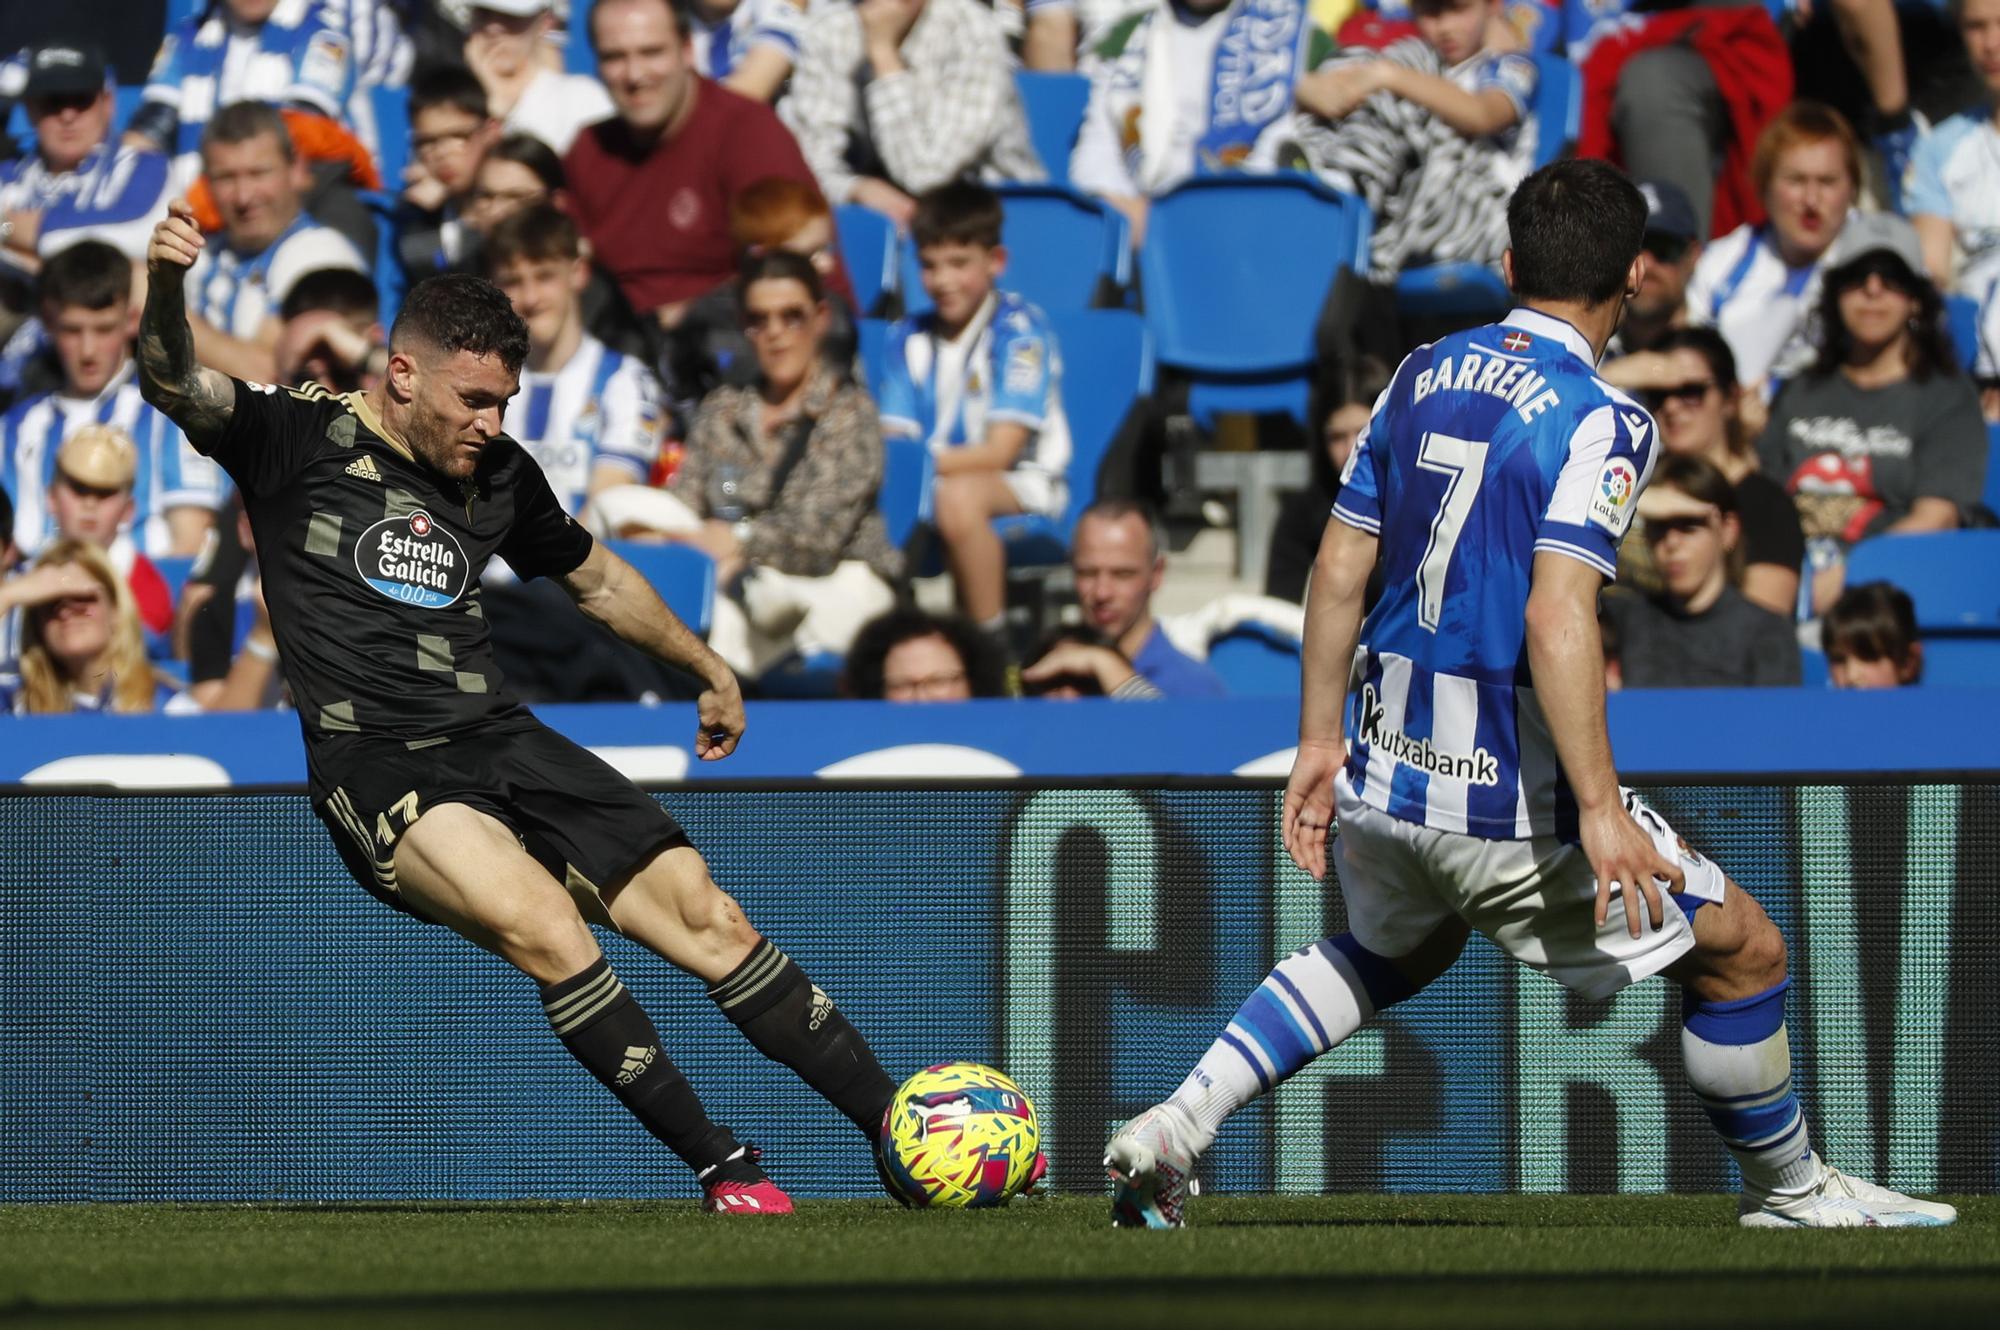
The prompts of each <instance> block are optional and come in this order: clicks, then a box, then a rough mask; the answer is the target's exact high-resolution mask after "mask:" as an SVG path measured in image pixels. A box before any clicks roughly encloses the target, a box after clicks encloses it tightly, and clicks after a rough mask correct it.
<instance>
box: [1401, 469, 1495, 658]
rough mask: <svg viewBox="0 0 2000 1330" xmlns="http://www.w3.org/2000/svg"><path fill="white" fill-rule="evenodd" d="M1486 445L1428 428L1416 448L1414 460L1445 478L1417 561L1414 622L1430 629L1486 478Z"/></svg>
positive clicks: (1438, 613)
mask: <svg viewBox="0 0 2000 1330" xmlns="http://www.w3.org/2000/svg"><path fill="white" fill-rule="evenodd" d="M1487 447H1488V445H1487V444H1484V443H1479V442H1475V441H1474V440H1472V439H1455V438H1453V437H1452V436H1451V435H1449V434H1426V435H1424V441H1423V444H1422V445H1421V446H1420V447H1419V448H1418V449H1417V466H1418V467H1420V468H1421V469H1423V470H1425V471H1435V472H1437V473H1438V474H1439V475H1441V476H1443V477H1444V478H1445V482H1444V496H1443V497H1442V498H1441V499H1439V500H1438V511H1437V516H1436V517H1434V518H1432V519H1431V540H1430V544H1428V545H1426V546H1424V558H1423V562H1422V563H1419V564H1418V565H1417V622H1418V623H1419V624H1420V625H1422V626H1423V627H1424V628H1426V629H1428V630H1429V631H1431V632H1433V633H1435V632H1436V631H1437V630H1438V619H1439V617H1440V616H1441V614H1442V613H1443V610H1444V579H1445V574H1446V573H1447V572H1448V571H1449V570H1450V568H1451V553H1452V551H1453V550H1454V549H1456V548H1457V547H1458V537H1459V533H1460V532H1462V531H1463V530H1465V519H1466V517H1467V516H1468V515H1470V513H1471V512H1472V501H1473V500H1474V499H1476V498H1478V497H1479V487H1480V485H1482V484H1484V483H1485V480H1486V449H1487Z"/></svg>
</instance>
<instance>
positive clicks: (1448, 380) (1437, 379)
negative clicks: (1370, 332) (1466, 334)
mask: <svg viewBox="0 0 2000 1330" xmlns="http://www.w3.org/2000/svg"><path fill="white" fill-rule="evenodd" d="M1445 388H1450V389H1453V390H1455V391H1457V392H1462V393H1463V392H1475V393H1490V394H1491V395H1492V396H1494V397H1499V398H1503V399H1505V400H1506V402H1507V403H1508V404H1509V405H1511V406H1512V407H1513V408H1514V410H1515V412H1516V413H1517V414H1518V415H1519V416H1520V417H1521V419H1522V420H1523V421H1530V420H1533V419H1534V418H1535V417H1536V416H1538V415H1540V414H1542V413H1543V412H1544V411H1547V410H1548V409H1549V408H1550V407H1555V406H1561V405H1562V398H1561V397H1560V396H1558V395H1557V394H1556V390H1555V389H1554V388H1551V387H1549V386H1548V380H1547V379H1545V378H1543V377H1542V376H1541V375H1540V374H1537V373H1535V371H1534V370H1532V369H1530V368H1528V365H1527V363H1526V362H1525V361H1520V360H1512V359H1509V358H1508V357H1506V356H1497V355H1486V356H1482V355H1480V354H1479V353H1478V352H1476V351H1468V352H1466V353H1465V354H1464V355H1463V356H1461V357H1459V361H1458V364H1457V366H1456V367H1454V366H1453V365H1452V363H1451V357H1450V356H1446V357H1445V358H1444V359H1442V360H1440V361H1438V363H1437V364H1436V365H1435V366H1433V367H1432V368H1430V369H1426V370H1419V371H1418V372H1417V381H1416V383H1415V384H1414V385H1412V387H1411V391H1410V401H1411V403H1412V404H1413V405H1414V404H1415V403H1417V402H1421V401H1423V400H1424V399H1425V398H1426V397H1429V396H1430V395H1431V394H1432V393H1434V392H1438V391H1440V390H1442V389H1445Z"/></svg>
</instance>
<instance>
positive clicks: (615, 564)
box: [558, 541, 744, 762]
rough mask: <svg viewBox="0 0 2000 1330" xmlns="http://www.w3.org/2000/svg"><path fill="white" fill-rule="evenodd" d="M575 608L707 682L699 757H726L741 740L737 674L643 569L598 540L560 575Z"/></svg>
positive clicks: (701, 701) (699, 708) (700, 701)
mask: <svg viewBox="0 0 2000 1330" xmlns="http://www.w3.org/2000/svg"><path fill="white" fill-rule="evenodd" d="M558 580H559V581H560V582H561V583H562V587H563V590H565V591H567V592H569V594H570V598H571V599H573V600H574V601H576V605H577V608H578V609H580V610H582V611H583V612H584V613H585V614H587V615H589V616H590V617H591V618H593V619H595V620H597V621H598V622H599V623H601V624H603V625H604V626H605V627H606V628H609V629H610V630H611V631H612V632H614V633H616V634H618V636H619V637H621V638H623V639H624V640H625V641H627V642H630V643H631V644H632V645H633V646H635V647H637V648H639V650H641V651H643V652H645V653H646V654H647V655H649V656H651V657H653V658H654V659H655V660H663V661H665V662H666V663H667V664H669V665H672V666H674V667H675V668H676V669H682V670H686V671H687V672H688V673H689V674H692V675H694V676H695V677H696V678H698V679H700V680H701V681H702V682H703V683H704V684H706V685H707V687H705V688H704V689H703V690H702V693H701V696H700V697H699V698H697V699H696V700H695V710H696V712H697V713H698V714H699V717H700V724H699V727H698V728H697V730H696V733H695V739H694V751H695V756H697V757H699V758H701V759H702V760H703V761H705V762H713V761H715V760H716V759H718V758H724V757H728V756H729V755H730V754H731V753H733V752H735V751H736V745H737V743H738V741H740V740H741V739H742V738H743V725H744V720H743V692H742V689H741V688H739V687H738V686H737V683H736V673H735V671H733V670H731V669H730V668H729V666H728V665H727V664H725V663H724V662H723V659H722V657H720V656H718V655H716V654H715V653H714V652H713V651H711V650H709V649H708V643H706V642H704V641H702V640H701V639H700V638H699V637H696V636H695V635H694V633H693V632H692V631H690V630H689V628H688V626H687V625H686V624H684V623H682V622H681V621H680V619H679V618H678V617H677V616H676V615H675V614H674V612H673V611H672V610H670V609H668V608H667V604H666V602H665V601H663V600H661V599H660V593H659V592H657V591H655V590H653V585H652V583H650V582H648V581H647V580H646V579H645V578H644V577H641V576H640V575H639V570H638V569H636V568H634V567H633V566H632V565H631V564H629V563H627V562H625V560H623V559H621V558H619V557H618V556H617V555H616V554H613V553H612V552H611V551H610V550H609V549H607V548H606V547H605V545H604V542H603V541H598V542H597V543H596V544H594V545H592V546H591V548H590V553H589V554H588V555H587V556H585V558H584V561H583V562H582V563H581V564H579V565H577V567H576V568H575V569H574V570H573V571H571V572H569V573H566V574H564V575H563V576H562V577H561V578H559V579H558Z"/></svg>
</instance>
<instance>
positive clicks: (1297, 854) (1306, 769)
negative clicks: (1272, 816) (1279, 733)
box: [1284, 739, 1347, 881]
mask: <svg viewBox="0 0 2000 1330" xmlns="http://www.w3.org/2000/svg"><path fill="white" fill-rule="evenodd" d="M1346 761H1347V745H1346V744H1345V743H1343V742H1342V741H1340V740H1339V739H1308V740H1306V741H1305V742H1304V743H1301V744H1300V745H1299V753H1298V756H1297V757H1295V758H1293V759H1292V778H1291V779H1290V780H1288V781H1286V782H1285V817H1284V832H1285V852H1286V853H1287V854H1289V855H1291V856H1292V862H1293V863H1295V864H1297V865H1298V866H1299V869H1300V871H1301V872H1304V873H1307V874H1309V875H1310V876H1311V877H1312V878H1313V879H1314V880H1316V881H1317V880H1324V879H1325V877H1326V842H1327V837H1328V836H1329V835H1330V834H1331V833H1332V831H1333V778H1334V777H1335V776H1336V775H1338V774H1339V773H1340V768H1341V766H1342V765H1343V764H1345V763H1346Z"/></svg>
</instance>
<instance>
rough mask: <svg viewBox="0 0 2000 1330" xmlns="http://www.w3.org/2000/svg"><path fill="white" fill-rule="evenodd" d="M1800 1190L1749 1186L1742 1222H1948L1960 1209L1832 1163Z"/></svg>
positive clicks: (1792, 1225)
mask: <svg viewBox="0 0 2000 1330" xmlns="http://www.w3.org/2000/svg"><path fill="white" fill-rule="evenodd" d="M1819 1169H1820V1172H1819V1180H1818V1181H1816V1182H1815V1183H1813V1185H1812V1186H1811V1187H1810V1188H1808V1189H1807V1190H1805V1191H1803V1192H1799V1193H1798V1194H1796V1195H1783V1194H1777V1193H1773V1194H1771V1195H1765V1196H1759V1195H1755V1194H1753V1193H1751V1192H1747V1191H1746V1192H1744V1193H1743V1195H1742V1197H1741V1199H1740V1200H1739V1201H1738V1202H1737V1209H1736V1216H1737V1217H1736V1222H1737V1223H1739V1224H1741V1225H1743V1227H1745V1228H1943V1227H1944V1226H1945V1225H1946V1224H1949V1223H1952V1222H1953V1221H1954V1220H1956V1219H1957V1218H1958V1211H1956V1210H1954V1209H1953V1208H1952V1207H1950V1206H1948V1205H1943V1204H1940V1203H1939V1202H1937V1201H1920V1200H1918V1199H1916V1198H1915V1197H1914V1196H1905V1195H1903V1193H1901V1192H1899V1191H1890V1190H1889V1189H1888V1188H1887V1187H1878V1186H1876V1185H1875V1184H1874V1183H1872V1182H1864V1181H1862V1180H1861V1179H1860V1178H1853V1177H1849V1176H1848V1175H1847V1174H1845V1173H1843V1172H1841V1171H1840V1170H1839V1169H1837V1168H1834V1167H1832V1166H1831V1165H1829V1164H1826V1163H1821V1164H1820V1166H1819Z"/></svg>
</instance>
